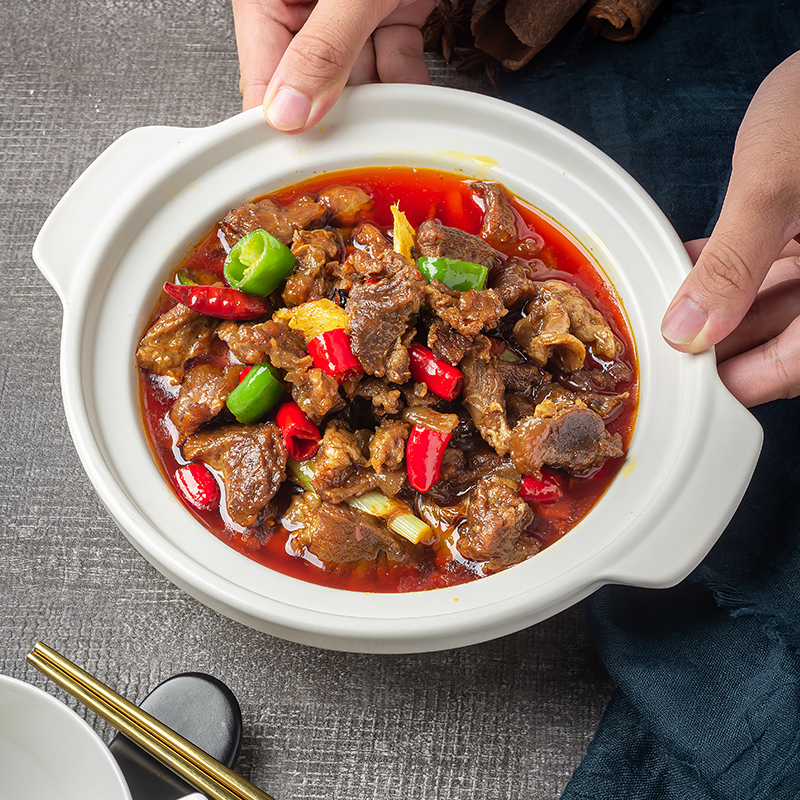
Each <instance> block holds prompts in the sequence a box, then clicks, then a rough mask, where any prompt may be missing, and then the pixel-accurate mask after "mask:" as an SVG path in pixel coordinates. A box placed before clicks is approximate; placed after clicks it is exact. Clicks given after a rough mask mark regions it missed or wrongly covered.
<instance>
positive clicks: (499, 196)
mask: <svg viewBox="0 0 800 800" xmlns="http://www.w3.org/2000/svg"><path fill="white" fill-rule="evenodd" d="M470 188H471V189H474V190H475V191H476V192H478V194H480V196H481V197H482V198H483V202H484V204H485V205H486V211H485V212H484V215H483V224H482V225H481V237H482V238H484V239H486V241H487V242H494V243H499V244H504V243H506V242H513V241H514V240H516V239H519V235H518V234H517V221H516V216H515V214H514V209H513V208H512V207H511V201H510V200H509V197H508V195H507V194H506V192H505V189H504V188H503V187H502V186H501V185H500V184H499V183H494V182H492V181H473V182H472V183H470Z"/></svg>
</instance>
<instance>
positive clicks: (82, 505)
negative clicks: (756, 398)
mask: <svg viewBox="0 0 800 800" xmlns="http://www.w3.org/2000/svg"><path fill="white" fill-rule="evenodd" d="M0 31H2V33H0V43H2V46H1V47H0V164H2V166H1V167H0V242H2V247H3V261H4V263H3V267H2V269H1V270H0V276H1V279H2V290H1V291H0V325H1V326H2V336H0V404H1V407H0V441H2V457H1V458H0V553H1V555H0V673H1V674H5V675H10V676H13V677H17V678H21V679H23V680H26V681H29V682H31V683H33V684H35V685H37V686H40V687H45V688H46V689H47V691H48V692H51V693H52V694H54V695H55V696H57V697H59V698H61V699H64V700H65V702H66V703H67V704H68V705H70V706H71V707H76V704H75V703H74V702H73V701H72V700H71V699H69V698H67V697H66V696H65V695H64V693H63V692H61V691H60V690H59V689H57V688H55V687H54V686H53V685H52V684H47V682H46V681H45V679H44V678H43V677H42V676H40V675H39V674H38V673H36V672H35V670H33V669H32V668H31V667H29V666H27V665H26V662H25V655H26V653H27V652H28V651H29V649H30V648H31V647H32V646H33V644H34V643H35V642H36V641H37V640H40V639H41V640H43V641H45V642H47V643H48V644H50V645H51V646H53V647H55V648H56V649H58V650H60V651H61V652H63V653H64V654H65V655H67V656H68V657H70V658H71V659H73V660H74V661H76V662H77V663H79V664H80V665H82V666H83V667H85V668H86V669H88V670H89V671H90V672H92V673H94V674H95V675H97V676H98V677H99V678H101V679H102V680H104V681H105V682H106V683H108V684H110V685H111V686H112V687H114V688H115V689H117V690H118V691H119V692H121V693H122V694H123V695H126V696H127V697H129V698H131V699H133V700H141V698H142V697H143V696H144V695H145V694H146V693H147V692H148V690H149V689H151V688H152V687H153V686H155V685H156V684H157V683H158V682H160V681H161V680H163V679H165V678H167V677H169V676H170V675H173V674H175V673H178V672H182V671H186V670H197V671H203V672H208V673H211V674H212V675H215V676H217V677H218V678H220V679H221V680H223V681H224V682H225V683H227V684H228V685H229V686H230V687H231V688H232V689H233V691H234V692H235V694H236V695H237V697H238V698H239V701H240V703H241V706H242V711H243V715H244V724H245V737H244V744H243V750H242V755H241V757H240V761H239V764H238V769H239V771H240V772H241V774H242V775H244V776H245V777H247V778H249V779H250V780H252V781H253V782H255V783H256V784H258V785H259V786H261V787H262V788H264V789H265V790H266V791H268V792H270V793H271V794H273V795H274V796H275V797H276V798H278V800H289V798H292V799H293V800H310V799H311V798H326V800H335V799H336V798H358V800H369V799H370V798H381V800H391V799H392V798H436V799H437V800H448V799H450V800H456V799H457V798H475V797H481V798H484V800H492V798H508V797H541V798H544V797H550V798H552V797H557V796H558V795H559V793H560V791H561V790H562V789H563V787H564V786H565V784H566V782H567V780H568V778H569V776H570V774H571V772H572V770H573V768H574V767H575V765H576V764H577V763H578V761H579V760H580V758H581V756H582V754H583V752H584V750H585V748H586V745H587V744H588V741H589V740H590V738H591V735H592V733H593V731H594V728H595V726H596V724H597V721H598V720H599V718H600V715H601V713H602V711H603V708H604V706H605V704H606V702H607V700H608V698H609V696H610V693H611V691H612V686H611V682H610V680H609V678H608V677H607V675H606V674H605V672H604V670H603V668H602V666H601V665H600V663H599V661H598V659H597V657H596V655H595V653H594V650H593V648H592V645H591V643H590V641H589V638H588V635H587V633H586V629H585V625H584V621H583V615H582V609H581V608H580V607H576V608H573V609H571V610H569V611H566V612H564V613H562V614H560V615H558V616H556V617H555V618H553V619H550V620H549V621H547V622H544V623H542V624H540V625H537V626H536V627H534V628H531V629H528V630H524V631H522V632H520V633H518V634H516V635H512V636H508V637H505V638H502V639H500V640H497V641H493V642H489V643H486V644H482V645H478V646H473V647H468V648H464V649H460V650H455V651H449V652H441V653H432V654H422V655H407V656H369V655H352V654H346V653H335V652H328V651H322V650H316V649H313V648H309V647H304V646H300V645H296V644H292V643H288V642H285V641H281V640H279V639H275V638H272V637H270V636H267V635H265V634H262V633H259V632H256V631H253V630H250V629H248V628H246V627H244V626H242V625H240V624H238V623H235V622H231V621H230V620H228V619H226V618H224V617H222V616H220V615H219V614H217V613H216V612H214V611H211V610H210V609H208V608H206V607H204V606H203V605H201V604H200V603H198V602H197V601H195V600H194V599H192V598H191V597H189V596H188V595H186V594H185V593H184V592H183V591H181V590H179V589H177V588H176V587H175V586H173V585H172V584H171V583H170V582H169V581H168V580H167V579H165V578H164V577H162V576H161V575H160V574H159V573H158V572H157V571H156V570H155V569H154V568H153V567H151V566H150V565H149V564H148V562H147V561H146V560H145V559H144V558H143V557H142V556H140V555H139V554H138V553H137V552H136V551H135V550H134V549H133V547H132V546H131V545H130V544H129V543H128V542H127V540H126V539H125V537H124V536H123V535H122V533H121V532H120V531H119V530H118V529H117V528H116V526H115V525H114V523H113V522H112V520H111V519H110V517H109V515H108V514H107V512H106V511H105V509H104V508H103V506H102V505H101V503H100V502H99V500H98V498H97V496H96V494H95V492H94V490H93V488H92V486H91V484H90V483H89V480H88V479H87V477H86V475H85V474H84V471H83V469H82V467H81V464H80V463H79V460H78V457H77V455H76V452H75V450H74V448H73V445H72V441H71V439H70V435H69V432H68V429H67V425H66V422H65V417H64V412H63V409H62V403H61V395H60V389H59V340H60V324H61V308H60V304H59V300H58V298H57V296H56V294H55V292H54V291H53V290H52V289H51V288H50V286H49V285H48V284H47V283H46V281H45V280H44V278H43V277H42V276H41V275H40V274H39V272H38V270H37V269H36V267H35V265H34V263H33V261H32V259H31V248H32V245H33V241H34V238H35V236H36V234H37V232H38V230H39V228H40V227H41V225H42V223H43V222H44V220H45V218H46V216H47V215H48V213H49V212H50V210H51V209H52V208H53V206H54V205H55V204H56V202H57V201H58V200H59V198H60V197H61V196H62V195H63V194H64V192H65V191H66V190H67V189H68V188H69V186H70V185H71V183H72V182H73V181H74V180H75V179H76V178H77V177H78V176H79V175H80V173H81V172H82V171H83V170H84V169H85V168H86V167H87V166H88V164H89V163H90V162H91V161H92V160H93V159H94V158H95V157H96V156H97V155H98V154H99V153H101V152H102V151H103V150H104V149H105V148H106V147H107V146H108V145H109V144H110V143H111V142H113V141H114V140H115V139H116V138H117V137H118V136H120V135H121V134H123V133H124V132H125V131H127V130H129V129H131V128H135V127H139V126H142V125H149V124H168V125H179V126H189V127H195V126H205V125H208V124H211V123H214V122H217V121H219V120H222V119H224V118H226V117H229V116H231V115H233V114H235V113H237V112H238V111H239V110H240V103H241V100H240V96H239V93H238V89H237V84H238V63H237V56H236V49H235V42H234V36H233V20H232V14H231V10H230V6H229V3H228V2H227V0H177V1H176V2H167V3H165V2H162V0H62V2H59V3H53V2H45V0H6V2H4V3H2V4H1V5H0ZM431 66H432V72H433V78H434V82H435V83H440V84H450V85H461V86H464V87H466V88H472V89H474V90H476V91H484V92H486V91H491V87H490V86H489V85H488V84H487V83H485V82H481V81H478V80H475V81H473V80H471V79H466V78H460V77H458V76H456V75H454V74H453V73H452V72H451V71H449V70H446V69H445V68H444V66H443V64H442V63H441V62H438V61H436V59H435V58H432V59H431ZM78 712H79V713H80V714H81V715H82V716H84V717H85V718H86V719H88V720H89V721H90V723H91V724H92V725H94V726H95V727H96V728H97V730H98V731H99V732H100V733H101V735H102V736H103V737H104V738H105V739H106V740H110V738H111V736H112V731H111V730H110V729H109V728H108V727H107V726H106V725H105V724H104V723H103V722H102V721H99V720H98V719H96V718H95V717H94V715H92V714H91V713H89V712H85V711H84V710H83V709H81V708H78Z"/></svg>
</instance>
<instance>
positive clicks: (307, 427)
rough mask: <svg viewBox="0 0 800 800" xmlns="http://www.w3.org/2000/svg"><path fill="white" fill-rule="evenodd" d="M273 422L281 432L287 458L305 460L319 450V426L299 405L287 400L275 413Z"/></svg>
mask: <svg viewBox="0 0 800 800" xmlns="http://www.w3.org/2000/svg"><path fill="white" fill-rule="evenodd" d="M275 422H277V423H278V427H279V428H280V429H281V434H283V441H284V443H285V444H286V450H287V452H288V453H289V458H291V459H293V460H294V461H306V460H307V459H309V458H313V457H314V456H315V455H316V454H317V450H319V441H320V435H319V428H317V426H316V425H315V424H314V423H313V422H312V421H311V420H310V419H309V418H308V417H307V416H306V415H305V414H304V413H303V412H302V411H301V409H300V406H298V405H297V403H295V402H294V400H289V401H287V402H286V403H284V404H283V405H282V406H281V407H280V408H279V409H278V413H277V414H276V415H275Z"/></svg>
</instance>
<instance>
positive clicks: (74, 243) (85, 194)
mask: <svg viewBox="0 0 800 800" xmlns="http://www.w3.org/2000/svg"><path fill="white" fill-rule="evenodd" d="M201 130H202V129H194V130H192V129H187V128H173V127H166V126H150V127H146V128H136V129H135V130H132V131H129V132H128V133H126V134H124V135H122V136H121V137H120V138H119V139H117V140H116V141H115V142H114V143H113V144H111V145H110V146H109V147H108V148H107V149H106V150H104V151H103V152H102V153H101V154H100V155H99V156H98V157H97V158H96V159H95V160H94V161H93V162H92V163H91V164H90V165H89V166H88V167H87V168H86V170H85V171H84V172H83V174H81V176H80V177H79V178H78V179H77V180H76V181H75V183H74V184H73V185H72V186H71V187H70V188H69V189H68V190H67V193H66V194H65V195H64V196H63V197H62V198H61V200H59V202H58V204H57V205H56V207H55V208H54V209H53V210H52V211H51V212H50V215H49V216H48V218H47V219H46V220H45V223H44V225H43V226H42V229H41V230H40V231H39V235H38V236H37V237H36V241H35V242H34V245H33V260H34V262H35V263H36V266H37V267H38V268H39V270H40V271H41V273H42V274H43V275H44V277H45V278H46V279H47V281H48V282H49V283H50V285H51V286H52V287H53V288H54V289H55V290H56V292H57V293H58V296H59V297H60V298H61V302H62V303H65V301H66V298H67V297H68V296H69V293H70V284H71V281H72V276H73V275H74V274H75V264H76V263H77V262H78V260H79V259H80V255H81V252H82V251H83V250H84V248H85V246H86V242H87V241H88V240H89V238H90V237H91V236H92V234H93V233H94V231H95V230H97V229H98V227H100V226H102V224H103V220H104V219H105V217H106V216H107V214H108V212H109V210H110V209H111V208H112V207H113V206H114V205H115V202H116V200H117V199H118V198H119V197H120V196H121V195H122V194H124V192H125V190H126V188H127V187H128V186H130V185H131V184H132V183H134V182H135V181H136V180H138V179H139V178H140V177H141V175H142V174H143V173H144V172H146V171H147V170H148V169H149V168H150V167H152V166H153V164H155V163H156V162H158V161H161V160H163V159H164V158H167V157H169V156H171V155H173V154H174V153H175V152H176V151H177V150H179V149H180V148H181V147H182V146H185V145H186V144H187V143H188V141H189V140H191V139H194V138H195V136H197V135H198V134H199V133H200V132H201Z"/></svg>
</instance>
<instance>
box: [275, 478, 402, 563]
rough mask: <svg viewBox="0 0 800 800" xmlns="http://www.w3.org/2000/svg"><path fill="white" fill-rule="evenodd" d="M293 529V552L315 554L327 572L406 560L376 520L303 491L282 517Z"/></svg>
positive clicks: (390, 535)
mask: <svg viewBox="0 0 800 800" xmlns="http://www.w3.org/2000/svg"><path fill="white" fill-rule="evenodd" d="M285 519H286V521H287V523H288V524H289V525H291V526H292V528H296V530H295V531H294V534H293V536H292V538H291V539H290V541H291V544H292V548H293V549H294V550H295V552H302V551H303V550H304V549H305V550H307V551H308V552H310V553H312V554H313V555H315V556H316V557H317V558H318V559H320V561H322V563H323V564H324V565H325V568H326V569H334V568H336V567H337V566H340V565H346V564H352V563H354V562H358V561H363V562H374V561H375V560H376V559H377V558H378V556H380V555H385V557H386V558H388V559H389V561H405V560H406V559H407V558H408V550H407V548H406V546H405V545H403V544H402V543H401V542H400V541H399V540H398V539H397V538H396V537H395V536H394V535H393V534H392V533H391V531H390V530H389V529H388V528H387V527H386V525H385V524H384V523H383V522H382V521H381V520H379V519H378V518H377V517H373V516H371V515H369V514H365V513H363V512H362V511H359V510H358V509H355V508H351V507H350V506H348V505H345V504H340V505H334V504H333V503H329V502H326V501H325V500H322V499H321V498H319V497H317V496H315V495H314V494H313V493H312V492H306V493H305V494H302V495H297V496H295V497H293V498H292V503H291V505H290V506H289V510H288V512H287V513H286V517H285Z"/></svg>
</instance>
